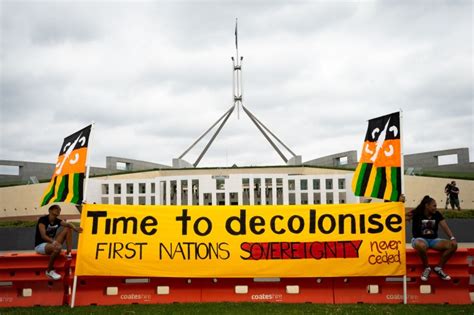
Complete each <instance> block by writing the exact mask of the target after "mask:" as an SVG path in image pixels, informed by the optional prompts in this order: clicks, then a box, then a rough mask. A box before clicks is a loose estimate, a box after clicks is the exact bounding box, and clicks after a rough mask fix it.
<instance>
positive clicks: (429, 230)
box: [407, 196, 458, 281]
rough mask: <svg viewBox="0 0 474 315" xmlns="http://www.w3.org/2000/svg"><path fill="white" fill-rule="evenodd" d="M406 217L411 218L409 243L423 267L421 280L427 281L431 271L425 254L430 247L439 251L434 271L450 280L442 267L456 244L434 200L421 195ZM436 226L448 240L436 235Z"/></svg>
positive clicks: (452, 252)
mask: <svg viewBox="0 0 474 315" xmlns="http://www.w3.org/2000/svg"><path fill="white" fill-rule="evenodd" d="M407 219H408V220H412V233H413V238H412V240H411V244H412V246H413V248H414V249H415V250H416V252H417V253H418V256H419V257H420V259H421V262H422V264H423V267H424V270H423V273H422V274H421V280H422V281H428V278H429V276H430V273H431V267H430V266H429V263H428V255H427V251H428V249H430V248H432V249H434V250H436V251H439V252H441V257H440V259H439V262H438V265H437V266H436V267H434V272H435V273H436V274H437V275H438V276H439V277H440V278H441V279H443V280H451V277H450V276H449V275H448V274H446V273H445V272H444V271H443V267H444V265H445V264H446V262H447V261H448V260H449V258H451V256H453V254H454V253H455V252H456V250H457V248H458V245H457V242H456V238H455V237H454V235H453V233H452V232H451V230H450V229H449V226H448V224H447V223H446V220H445V219H444V217H443V215H442V214H441V213H440V212H439V211H437V208H436V201H435V200H434V199H433V198H431V197H430V196H425V197H423V199H422V200H421V202H420V204H419V205H418V206H417V207H416V208H415V209H413V210H411V211H410V212H409V213H408V214H407ZM438 227H441V229H442V230H443V232H444V233H445V234H446V235H447V236H448V237H449V240H447V239H442V238H439V237H438Z"/></svg>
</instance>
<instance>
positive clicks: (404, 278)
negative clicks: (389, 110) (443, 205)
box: [399, 108, 408, 304]
mask: <svg viewBox="0 0 474 315" xmlns="http://www.w3.org/2000/svg"><path fill="white" fill-rule="evenodd" d="M403 130H404V129H403V110H402V109H401V108H400V130H399V131H400V175H401V176H400V178H401V192H400V193H401V194H404V193H405V161H404V160H405V159H404V152H403ZM405 198H406V197H405ZM403 209H405V206H404V207H403ZM405 228H406V222H405ZM403 304H408V298H407V271H406V252H405V274H404V275H403Z"/></svg>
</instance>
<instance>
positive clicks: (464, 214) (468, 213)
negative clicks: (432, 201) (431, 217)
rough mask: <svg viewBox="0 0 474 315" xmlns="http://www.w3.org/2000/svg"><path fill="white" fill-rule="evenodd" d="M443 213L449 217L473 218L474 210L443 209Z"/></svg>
mask: <svg viewBox="0 0 474 315" xmlns="http://www.w3.org/2000/svg"><path fill="white" fill-rule="evenodd" d="M441 213H442V214H443V215H444V217H445V218H447V219H473V218H474V210H461V211H458V210H442V211H441Z"/></svg>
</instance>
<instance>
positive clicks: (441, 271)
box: [434, 267, 451, 280]
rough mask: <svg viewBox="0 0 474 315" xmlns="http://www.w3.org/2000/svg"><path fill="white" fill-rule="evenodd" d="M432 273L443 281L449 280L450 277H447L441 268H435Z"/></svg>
mask: <svg viewBox="0 0 474 315" xmlns="http://www.w3.org/2000/svg"><path fill="white" fill-rule="evenodd" d="M434 272H436V274H437V275H438V276H439V277H440V278H441V279H443V280H451V277H450V276H449V275H447V274H446V273H445V272H444V271H443V269H442V268H441V267H435V268H434Z"/></svg>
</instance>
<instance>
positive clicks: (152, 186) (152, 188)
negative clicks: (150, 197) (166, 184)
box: [151, 183, 155, 194]
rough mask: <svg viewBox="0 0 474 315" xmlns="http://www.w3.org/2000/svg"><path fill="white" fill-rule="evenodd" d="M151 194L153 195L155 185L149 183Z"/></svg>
mask: <svg viewBox="0 0 474 315" xmlns="http://www.w3.org/2000/svg"><path fill="white" fill-rule="evenodd" d="M151 193H152V194H154V193H155V183H151Z"/></svg>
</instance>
